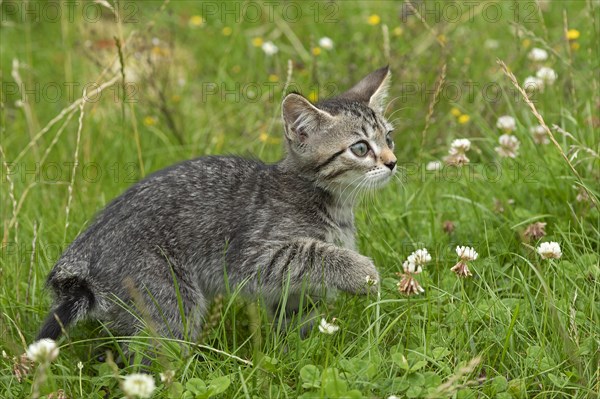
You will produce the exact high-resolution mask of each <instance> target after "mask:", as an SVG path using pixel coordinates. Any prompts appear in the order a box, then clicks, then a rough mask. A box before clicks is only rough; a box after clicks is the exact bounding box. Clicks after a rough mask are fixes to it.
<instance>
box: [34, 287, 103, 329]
mask: <svg viewBox="0 0 600 399" xmlns="http://www.w3.org/2000/svg"><path fill="white" fill-rule="evenodd" d="M49 283H50V285H52V288H53V289H54V291H55V292H56V293H57V294H58V299H57V306H55V307H54V309H53V310H52V311H51V312H50V314H49V315H48V316H46V320H45V321H44V324H43V326H42V328H41V330H40V332H39V334H38V335H37V338H36V341H37V340H40V339H43V338H50V339H53V340H56V339H57V338H58V337H59V336H60V334H61V332H62V331H63V329H65V328H66V327H67V326H68V325H69V324H72V323H73V322H76V321H78V320H79V319H81V318H83V317H84V316H85V315H86V314H87V313H88V312H89V310H90V309H91V308H92V307H93V306H94V303H95V297H94V294H93V292H92V290H91V289H90V287H89V285H88V283H87V282H86V281H85V280H83V279H81V278H79V277H69V278H67V279H61V280H54V279H52V278H50V279H49Z"/></svg>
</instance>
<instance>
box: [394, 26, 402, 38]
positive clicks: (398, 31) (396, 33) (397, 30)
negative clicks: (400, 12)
mask: <svg viewBox="0 0 600 399" xmlns="http://www.w3.org/2000/svg"><path fill="white" fill-rule="evenodd" d="M392 32H394V36H400V35H402V32H403V31H402V28H401V27H399V26H396V27H395V28H394V30H393V31H392Z"/></svg>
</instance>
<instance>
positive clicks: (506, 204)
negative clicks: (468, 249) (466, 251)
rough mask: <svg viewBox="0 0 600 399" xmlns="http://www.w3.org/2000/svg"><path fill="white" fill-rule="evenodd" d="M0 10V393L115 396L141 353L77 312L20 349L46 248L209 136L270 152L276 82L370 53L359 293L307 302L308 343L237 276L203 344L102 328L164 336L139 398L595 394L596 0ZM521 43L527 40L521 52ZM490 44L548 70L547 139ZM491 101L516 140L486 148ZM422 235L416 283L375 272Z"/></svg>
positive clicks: (520, 77) (599, 89) (66, 5)
mask: <svg viewBox="0 0 600 399" xmlns="http://www.w3.org/2000/svg"><path fill="white" fill-rule="evenodd" d="M0 7H1V12H2V14H1V39H0V40H1V44H2V46H1V49H0V75H1V80H2V92H1V109H0V116H1V123H0V125H1V127H0V129H1V135H2V136H1V143H0V144H1V146H0V149H1V152H0V157H1V165H0V169H1V170H2V174H1V210H0V220H1V221H2V223H1V228H2V252H1V257H0V281H1V284H0V347H1V350H2V353H1V355H0V397H3V398H25V397H31V396H37V395H38V394H39V395H41V396H42V397H47V398H50V397H53V398H57V397H61V396H60V395H63V396H62V397H68V398H101V397H105V398H113V397H114V398H117V397H123V396H124V394H123V392H122V391H121V386H120V381H121V377H123V376H125V375H128V374H131V373H134V372H137V371H139V370H140V369H141V368H140V365H139V359H134V360H133V362H131V364H130V363H125V364H119V365H118V366H117V365H116V364H115V363H113V362H111V361H110V357H106V355H105V356H104V357H105V359H104V360H102V359H100V360H99V355H103V354H104V353H105V352H106V351H107V350H111V351H113V352H114V353H115V356H117V355H118V349H117V346H116V345H115V343H116V342H117V341H119V340H120V339H119V338H118V337H111V336H110V335H109V334H108V333H106V332H105V331H103V328H102V326H99V325H98V324H95V323H87V324H83V325H80V326H78V327H77V328H75V329H72V330H71V331H70V332H69V335H68V336H67V337H64V338H62V339H61V340H60V342H59V344H60V355H59V357H58V358H57V359H56V360H55V361H54V362H53V363H52V364H51V365H50V366H49V368H48V369H47V370H45V371H44V374H45V375H46V377H47V378H46V379H45V380H42V378H41V377H42V376H41V372H42V371H43V370H41V369H40V368H39V367H37V366H35V365H30V364H28V362H26V361H24V360H23V359H21V354H23V353H24V351H25V349H26V348H27V346H28V344H30V343H31V341H32V340H33V338H34V337H35V334H36V333H37V329H38V328H39V326H40V324H41V321H42V319H43V318H44V316H45V314H46V312H47V310H48V308H49V305H50V296H49V293H48V292H47V291H45V290H44V281H45V277H46V275H47V273H48V272H49V270H50V269H51V267H52V265H53V264H54V262H55V261H56V260H57V258H58V257H59V255H60V253H61V252H62V250H63V249H64V248H65V247H66V246H67V245H68V243H69V242H71V241H72V240H73V239H74V238H75V237H76V236H77V234H79V233H80V232H81V231H83V230H84V229H85V228H86V226H87V225H88V224H89V223H90V221H91V220H92V218H93V216H94V214H95V213H96V212H97V211H98V210H100V209H101V208H102V207H103V206H104V205H106V204H107V203H108V202H109V201H110V200H111V199H113V198H114V197H116V196H117V195H119V194H120V193H121V192H123V191H124V190H125V189H126V188H127V187H129V186H130V185H131V184H133V183H134V182H135V181H137V180H139V179H141V178H143V177H144V176H146V175H148V174H149V173H152V172H153V171H155V170H158V169H160V168H162V167H164V166H167V165H170V164H172V163H175V162H178V161H180V160H184V159H189V158H193V157H197V156H202V155H208V154H225V153H227V154H239V155H245V156H256V157H259V158H260V159H263V160H264V161H267V162H275V161H277V160H278V159H280V158H281V156H282V154H283V148H282V144H283V143H282V125H281V121H280V117H279V115H280V103H281V100H282V97H283V95H284V94H285V92H287V91H290V90H296V91H299V92H302V93H303V94H304V95H306V96H307V97H308V98H310V99H311V100H313V101H315V100H318V99H319V98H325V97H327V96H329V95H332V94H335V93H339V92H341V91H343V90H345V89H346V88H349V87H350V86H351V85H352V84H353V83H354V82H356V81H357V80H358V79H360V78H361V77H362V76H363V75H366V74H367V73H368V72H370V71H372V70H374V69H376V68H378V67H381V66H383V65H386V64H389V65H390V67H391V70H392V73H393V84H392V86H391V97H390V100H391V101H390V105H389V107H388V109H387V116H388V118H389V119H390V120H392V121H393V123H394V125H395V126H396V130H395V132H396V133H395V142H396V151H395V152H396V155H397V157H398V163H399V166H400V170H399V173H398V177H399V178H398V179H397V180H395V181H394V182H393V183H391V184H390V185H389V186H388V187H386V188H385V189H383V190H381V191H380V192H378V193H375V194H372V195H367V196H365V198H364V199H363V201H361V203H360V205H359V207H358V209H357V224H358V242H359V247H360V250H361V252H362V253H364V254H366V255H368V256H370V257H372V258H373V259H374V261H375V264H376V265H377V267H378V268H379V270H380V273H381V276H382V281H381V292H380V295H379V296H378V297H369V298H358V297H353V296H348V295H341V296H340V297H339V298H338V299H337V300H336V301H334V302H332V303H331V304H330V305H329V306H326V307H323V308H322V309H321V311H322V312H323V317H325V318H326V319H327V320H328V321H332V320H333V318H335V319H336V321H335V323H336V324H337V325H338V326H339V327H340V329H339V331H337V332H336V333H335V334H332V335H328V334H322V333H320V332H319V330H318V329H317V328H316V327H315V329H314V330H313V331H312V333H311V334H309V336H308V338H307V339H305V340H301V339H299V337H298V334H297V333H292V334H290V335H289V336H287V337H285V338H283V337H281V336H279V335H277V334H274V333H273V329H272V327H271V326H270V324H269V323H270V321H269V320H268V319H267V317H266V316H265V314H264V311H263V310H262V308H261V307H260V306H255V305H252V304H246V303H244V301H242V300H241V299H240V298H238V297H237V296H236V295H234V296H233V297H231V298H219V299H218V301H216V302H215V304H214V305H213V306H212V309H211V311H210V314H209V316H208V320H207V324H206V325H207V327H206V329H205V331H204V333H203V336H202V342H201V344H202V345H203V346H202V347H195V346H193V345H192V343H181V344H177V343H174V342H171V341H168V340H166V339H157V338H148V337H134V338H132V339H127V338H123V339H122V340H129V341H133V342H132V345H134V347H135V346H136V345H137V346H139V348H140V349H143V348H146V347H148V346H154V347H156V346H157V345H156V343H157V342H159V341H160V342H161V345H160V346H159V358H158V359H157V361H155V362H154V363H153V364H152V366H151V367H150V368H149V369H146V371H147V372H149V373H150V374H151V375H152V376H153V377H154V378H155V381H156V384H157V389H156V391H155V392H154V396H153V397H156V398H167V397H174V398H179V397H184V398H205V397H223V398H225V397H227V398H296V397H303V398H313V397H314V398H318V397H327V398H361V397H364V398H387V397H391V396H393V395H395V396H396V397H402V398H404V397H406V398H427V397H430V398H434V397H438V398H447V397H457V398H596V397H598V395H599V394H600V369H599V366H598V365H599V364H600V349H599V348H600V265H599V262H600V260H599V256H598V252H599V247H600V242H599V241H600V223H599V222H600V218H599V213H598V195H599V190H598V188H599V186H600V185H599V180H600V167H599V166H600V156H599V155H598V154H599V152H600V148H599V147H600V146H599V143H600V116H599V114H600V98H599V95H598V93H600V86H599V81H600V77H599V61H600V58H599V54H598V51H599V48H600V40H599V38H600V34H599V26H600V25H599V22H600V18H599V17H600V3H599V2H598V1H593V0H588V1H519V2H512V1H506V2H505V1H492V2H487V1H465V2H461V1H459V2H442V1H439V2H438V1H426V2H418V1H414V2H413V3H410V4H409V3H407V2H400V1H398V2H396V1H344V2H341V1H338V2H317V1H310V0H309V1H271V2H266V1H264V2H263V1H257V2H215V1H205V2H193V1H170V2H169V1H165V2H159V1H123V0H121V1H112V0H107V1H98V2H91V1H79V2H59V1H47V2H46V1H43V2H37V1H24V2H21V1H19V2H12V1H2V2H0ZM323 37H328V38H330V39H331V41H332V42H333V45H332V46H330V45H329V44H328V43H327V41H320V39H322V38H323ZM266 42H272V43H273V45H274V46H275V47H276V48H277V52H274V51H275V50H274V47H272V46H270V45H266V46H265V43H266ZM534 47H535V48H541V49H544V50H546V52H547V53H548V55H549V56H548V58H547V59H546V60H543V61H534V60H531V59H530V57H529V56H528V55H529V54H530V52H531V50H532V49H533V48H534ZM497 59H500V60H502V61H504V62H505V63H506V65H507V69H508V70H509V71H510V72H511V73H513V74H514V75H515V77H516V79H517V81H518V83H519V84H520V85H522V84H523V82H524V80H525V78H527V77H528V76H535V74H536V71H537V70H538V69H539V67H540V66H542V65H543V66H547V67H550V68H552V69H553V70H554V71H556V74H557V77H558V78H557V79H556V81H555V82H554V83H553V84H547V85H546V86H545V88H544V90H543V91H540V90H538V91H535V92H531V93H530V94H531V101H532V104H533V105H534V106H535V108H536V109H537V111H538V112H539V114H540V116H541V117H542V118H543V120H544V121H545V124H546V125H547V126H548V127H549V129H550V131H551V132H552V134H553V136H554V138H555V140H556V143H552V142H549V143H547V144H544V143H543V141H544V140H543V139H541V140H540V139H538V142H536V141H535V140H534V136H533V135H532V134H531V133H530V128H532V127H534V126H536V125H539V120H538V119H537V118H536V117H535V116H534V114H533V113H532V110H531V108H530V106H529V105H528V104H527V103H526V102H525V100H524V98H523V96H522V94H521V93H520V92H519V91H518V90H517V89H516V87H515V86H514V85H513V84H512V83H511V80H510V79H509V78H508V76H507V74H505V73H504V72H503V70H502V68H501V66H500V65H499V64H498V63H497ZM99 87H101V90H102V91H100V90H99V89H98V88H99ZM84 90H86V93H87V96H86V97H83V98H84V100H85V101H82V100H81V98H82V96H83V94H84ZM502 115H509V116H512V117H513V118H515V120H516V129H515V130H514V131H513V132H511V133H512V135H514V136H515V137H516V138H518V140H519V141H520V148H519V149H518V153H517V155H516V156H515V157H514V158H511V157H501V156H500V155H499V154H498V152H497V151H495V147H497V146H498V139H499V137H500V135H501V134H503V133H504V132H503V131H502V130H501V129H499V128H498V127H496V122H497V119H498V118H499V117H500V116H502ZM458 138H467V139H469V140H470V141H471V149H470V150H469V151H468V152H467V156H468V158H469V159H470V161H469V163H467V164H466V165H463V166H462V167H456V166H452V165H446V164H445V163H443V158H444V157H445V156H446V155H447V154H448V149H449V146H450V144H451V142H452V141H453V140H454V139H458ZM435 161H442V165H441V166H440V165H439V164H431V163H430V162H435ZM427 165H429V167H427ZM535 222H542V223H547V224H546V227H545V236H544V237H530V236H527V235H526V234H524V233H525V230H526V228H527V226H529V225H530V224H532V223H535ZM542 241H556V242H558V243H559V244H560V246H561V248H562V252H563V254H562V257H561V258H560V259H552V260H542V259H541V258H540V256H539V255H538V254H537V253H536V251H535V248H536V246H537V245H538V244H539V243H540V242H542ZM457 245H469V246H473V247H474V248H475V249H476V250H477V251H478V253H479V258H478V259H477V260H476V261H474V262H470V268H471V271H472V272H473V276H472V277H468V278H463V279H459V278H458V277H457V276H456V275H455V274H454V273H452V272H451V271H450V268H451V267H452V266H454V265H455V264H456V262H457V261H458V257H457V255H456V253H455V251H454V248H455V247H456V246H457ZM423 247H426V248H427V249H428V250H429V252H430V253H431V254H432V256H433V260H432V262H430V263H429V264H428V265H427V266H426V267H425V268H424V271H423V273H421V274H419V275H417V276H416V278H417V280H418V281H419V282H420V284H421V285H422V286H423V288H424V289H425V292H424V293H423V294H421V295H418V296H410V297H409V296H406V295H404V294H402V293H400V292H399V291H398V288H397V285H396V284H397V282H398V280H399V277H398V276H397V275H396V273H397V272H401V271H402V266H401V265H402V262H403V261H404V260H405V259H406V257H407V256H408V255H409V254H410V253H411V252H413V251H414V250H416V249H418V248H423ZM186 348H187V349H189V350H188V351H186V350H185V349H186ZM25 368H29V372H25ZM168 371H172V372H168ZM160 373H163V378H162V379H161V377H160ZM165 373H167V374H165ZM36 391H37V392H36Z"/></svg>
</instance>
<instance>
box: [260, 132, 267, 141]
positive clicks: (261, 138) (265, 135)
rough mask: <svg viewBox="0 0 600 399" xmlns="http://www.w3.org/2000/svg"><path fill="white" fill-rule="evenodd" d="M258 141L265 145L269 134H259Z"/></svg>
mask: <svg viewBox="0 0 600 399" xmlns="http://www.w3.org/2000/svg"><path fill="white" fill-rule="evenodd" d="M258 139H259V140H260V141H261V142H263V143H266V142H267V140H269V134H268V133H267V132H260V135H259V136H258Z"/></svg>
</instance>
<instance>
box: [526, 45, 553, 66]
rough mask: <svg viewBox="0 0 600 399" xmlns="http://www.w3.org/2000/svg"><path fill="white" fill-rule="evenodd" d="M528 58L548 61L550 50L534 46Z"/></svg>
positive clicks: (535, 60) (536, 60)
mask: <svg viewBox="0 0 600 399" xmlns="http://www.w3.org/2000/svg"><path fill="white" fill-rule="evenodd" d="M527 58H529V59H530V60H531V61H534V62H541V61H546V60H547V59H548V52H547V51H546V50H544V49H542V48H537V47H534V48H532V49H531V51H530V52H529V54H528V55H527Z"/></svg>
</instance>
